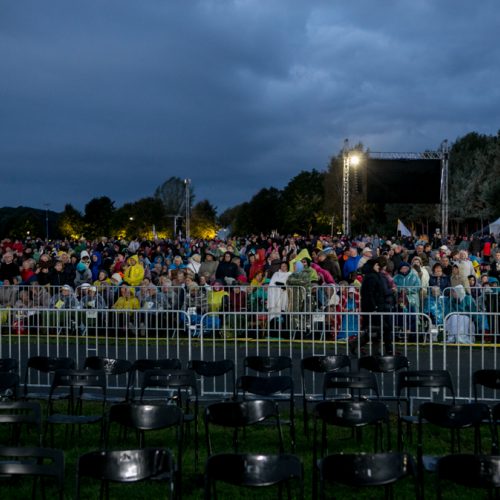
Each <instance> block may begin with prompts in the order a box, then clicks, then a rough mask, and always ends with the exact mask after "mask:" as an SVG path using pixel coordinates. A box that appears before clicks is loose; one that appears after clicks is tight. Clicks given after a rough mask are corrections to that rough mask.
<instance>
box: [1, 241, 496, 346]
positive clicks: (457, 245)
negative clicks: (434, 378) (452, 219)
mask: <svg viewBox="0 0 500 500" xmlns="http://www.w3.org/2000/svg"><path fill="white" fill-rule="evenodd" d="M0 252H1V264H0V308H4V309H5V308H8V307H11V308H17V309H22V308H24V309H33V308H49V309H60V310H67V309H97V310H101V309H115V310H127V311H130V310H138V311H142V312H143V314H142V315H141V316H140V318H141V320H140V323H141V327H142V328H143V329H144V328H145V327H147V326H148V315H147V313H148V312H153V311H179V310H182V311H186V312H187V314H188V315H189V316H190V317H191V318H192V321H193V322H195V323H196V322H199V321H201V320H202V317H203V315H205V314H206V313H215V312H226V311H227V312H244V311H252V312H256V313H266V314H267V316H266V317H267V320H268V321H279V320H280V318H282V316H283V314H284V313H286V312H300V311H305V312H313V311H322V312H330V313H331V312H333V313H335V314H333V315H329V316H328V319H327V321H328V331H329V335H330V337H331V338H336V339H341V338H349V337H352V336H355V335H358V333H359V331H361V330H363V329H367V327H368V326H367V325H368V324H369V322H370V321H372V320H371V315H373V314H377V313H391V312H405V313H408V318H407V319H406V320H405V322H404V324H403V323H401V321H400V320H398V324H395V323H394V320H393V321H392V324H390V325H389V324H387V322H386V321H385V320H384V321H383V326H382V327H381V330H388V329H390V330H391V331H393V330H394V328H395V327H397V328H398V330H401V331H403V332H404V331H415V330H416V329H417V328H416V322H417V321H419V319H418V317H417V316H415V315H413V316H412V314H414V313H425V314H426V315H427V316H428V317H430V318H431V320H432V323H433V326H434V327H436V328H442V327H443V326H444V321H445V318H446V316H447V315H448V314H449V313H453V312H454V313H460V312H463V313H464V314H463V315H460V314H456V315H455V316H454V317H453V318H451V319H453V321H454V322H455V323H456V324H454V325H452V324H451V323H450V324H449V325H447V330H448V331H449V332H451V333H450V334H449V339H448V340H450V341H458V342H460V341H467V342H470V341H472V340H473V336H474V334H482V335H484V336H485V337H484V338H486V339H491V338H492V336H493V335H495V334H496V333H497V323H498V320H497V319H496V318H495V317H494V314H495V313H498V311H499V301H498V293H497V291H498V290H499V289H500V288H499V287H498V285H499V279H500V246H499V245H498V241H497V240H496V239H495V238H494V237H493V236H491V235H488V236H482V237H478V236H476V237H474V236H473V237H466V236H464V237H460V238H454V237H449V238H448V239H447V240H446V241H443V240H442V239H441V238H440V237H439V235H435V236H434V238H431V239H429V238H426V237H422V238H420V239H418V238H400V237H394V238H384V237H379V236H377V235H375V236H360V237H357V238H351V239H348V238H345V237H331V236H321V237H309V238H306V237H298V236H293V237H292V236H286V237H285V236H278V235H272V236H271V235H270V236H266V235H259V236H250V237H245V238H230V239H228V240H227V241H219V240H210V241H205V240H199V239H192V240H182V239H169V240H157V241H150V240H141V239H139V238H132V239H130V240H118V239H112V238H105V237H103V238H100V239H99V240H96V241H89V240H86V239H84V238H81V239H80V240H77V241H68V240H62V241H51V242H46V241H43V240H42V239H35V240H26V241H21V240H11V239H8V238H6V239H4V240H3V241H2V242H1V243H0ZM348 312H353V313H358V312H361V313H365V315H361V316H360V317H356V316H355V315H349V314H342V313H348ZM368 313H370V314H368ZM465 313H467V314H465ZM210 321H212V323H213V322H214V321H218V320H217V319H212V320H210ZM453 332H454V333H453Z"/></svg>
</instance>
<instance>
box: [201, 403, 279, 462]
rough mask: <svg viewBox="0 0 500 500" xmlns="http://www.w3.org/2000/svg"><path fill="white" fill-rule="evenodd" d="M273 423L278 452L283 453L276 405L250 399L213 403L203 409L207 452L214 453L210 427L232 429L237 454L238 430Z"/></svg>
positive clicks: (234, 449)
mask: <svg viewBox="0 0 500 500" xmlns="http://www.w3.org/2000/svg"><path fill="white" fill-rule="evenodd" d="M271 420H272V421H273V422H274V424H275V426H276V431H277V435H278V452H279V453H283V435H282V432H281V423H280V415H279V409H278V405H277V404H276V403H275V402H273V401H271V400H267V399H263V400H259V399H252V400H248V401H222V402H219V403H213V404H211V405H209V406H208V407H207V408H206V409H205V437H206V443H207V452H208V454H209V455H212V454H213V453H214V451H213V445H212V435H211V432H210V428H211V426H212V425H215V426H219V427H224V428H230V429H233V451H234V452H235V453H236V452H238V448H239V439H238V438H239V430H240V429H246V428H247V427H250V426H252V425H256V424H259V423H262V422H269V421H271Z"/></svg>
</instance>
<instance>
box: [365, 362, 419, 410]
mask: <svg viewBox="0 0 500 500" xmlns="http://www.w3.org/2000/svg"><path fill="white" fill-rule="evenodd" d="M409 367H410V362H409V361H408V358H407V357H406V356H363V357H362V358H359V360H358V368H359V370H367V371H369V372H372V373H375V374H377V378H378V385H379V392H380V393H381V394H380V395H379V400H380V401H387V402H391V401H395V402H397V401H398V397H397V396H395V387H396V374H397V373H398V372H399V371H401V370H408V369H409ZM386 387H387V390H384V389H385V388H386Z"/></svg>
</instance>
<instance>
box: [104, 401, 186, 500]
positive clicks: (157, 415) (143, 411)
mask: <svg viewBox="0 0 500 500" xmlns="http://www.w3.org/2000/svg"><path fill="white" fill-rule="evenodd" d="M113 424H117V425H119V426H120V427H121V429H122V430H123V429H124V430H128V429H132V430H134V431H135V432H136V434H137V438H138V439H137V440H138V445H139V447H140V448H145V447H146V433H147V434H155V435H157V434H158V432H159V431H164V430H167V429H172V430H173V434H174V437H173V440H172V441H173V444H174V446H173V447H172V446H169V447H168V448H169V449H171V448H175V449H176V463H177V479H176V485H177V486H176V491H177V493H178V495H179V497H180V492H181V484H182V445H183V428H184V425H183V424H184V414H183V412H182V410H181V408H179V407H178V406H176V405H166V404H144V403H121V404H116V405H113V406H111V407H110V408H109V412H108V418H107V427H106V429H107V432H106V449H109V441H110V434H111V428H112V426H113ZM119 436H121V433H120V434H119ZM157 437H158V436H157ZM120 440H121V437H120ZM156 441H158V439H156ZM161 441H162V443H168V442H170V439H165V436H164V433H162V436H161Z"/></svg>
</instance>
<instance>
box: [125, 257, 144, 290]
mask: <svg viewBox="0 0 500 500" xmlns="http://www.w3.org/2000/svg"><path fill="white" fill-rule="evenodd" d="M127 263H128V267H127V269H125V272H124V273H123V281H124V282H125V283H126V284H127V285H130V286H138V285H140V284H141V283H142V280H143V279H144V267H143V266H142V264H141V263H140V261H139V257H137V255H131V256H130V257H129V258H128V260H127Z"/></svg>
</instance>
